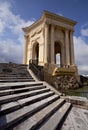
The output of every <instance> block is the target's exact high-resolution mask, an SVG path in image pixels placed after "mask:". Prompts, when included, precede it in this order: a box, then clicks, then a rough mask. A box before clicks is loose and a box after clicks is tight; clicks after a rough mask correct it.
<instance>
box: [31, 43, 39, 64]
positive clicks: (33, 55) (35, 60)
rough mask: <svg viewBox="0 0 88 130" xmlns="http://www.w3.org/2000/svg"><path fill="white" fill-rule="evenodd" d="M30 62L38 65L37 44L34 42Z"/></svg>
mask: <svg viewBox="0 0 88 130" xmlns="http://www.w3.org/2000/svg"><path fill="white" fill-rule="evenodd" d="M32 57H33V59H32V61H33V63H34V64H36V65H38V61H39V43H38V42H36V43H35V44H34V45H33V52H32Z"/></svg>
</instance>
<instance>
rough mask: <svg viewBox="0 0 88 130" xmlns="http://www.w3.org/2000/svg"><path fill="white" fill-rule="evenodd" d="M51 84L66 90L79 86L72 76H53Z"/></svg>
mask: <svg viewBox="0 0 88 130" xmlns="http://www.w3.org/2000/svg"><path fill="white" fill-rule="evenodd" d="M53 85H54V87H55V88H56V89H58V90H68V89H77V88H79V83H78V81H77V79H76V78H75V77H74V76H66V75H65V76H58V77H54V82H53Z"/></svg>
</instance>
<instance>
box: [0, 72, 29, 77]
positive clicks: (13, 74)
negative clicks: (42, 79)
mask: <svg viewBox="0 0 88 130" xmlns="http://www.w3.org/2000/svg"><path fill="white" fill-rule="evenodd" d="M9 76H13V77H14V76H16V77H18V76H28V77H31V75H30V73H24V74H22V73H19V74H17V73H16V74H15V73H11V74H10V73H8V74H6V73H5V74H3V73H0V77H9Z"/></svg>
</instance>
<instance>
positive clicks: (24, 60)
mask: <svg viewBox="0 0 88 130" xmlns="http://www.w3.org/2000/svg"><path fill="white" fill-rule="evenodd" d="M24 38H25V45H24V58H23V63H24V64H27V48H28V39H29V36H28V35H24Z"/></svg>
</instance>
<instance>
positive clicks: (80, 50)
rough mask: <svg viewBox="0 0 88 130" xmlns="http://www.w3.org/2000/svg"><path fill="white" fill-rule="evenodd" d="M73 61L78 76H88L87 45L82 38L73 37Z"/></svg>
mask: <svg viewBox="0 0 88 130" xmlns="http://www.w3.org/2000/svg"><path fill="white" fill-rule="evenodd" d="M74 50H75V61H76V64H77V66H78V70H79V74H86V75H87V74H88V43H87V42H86V41H85V40H84V38H83V36H79V37H76V36H74Z"/></svg>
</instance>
